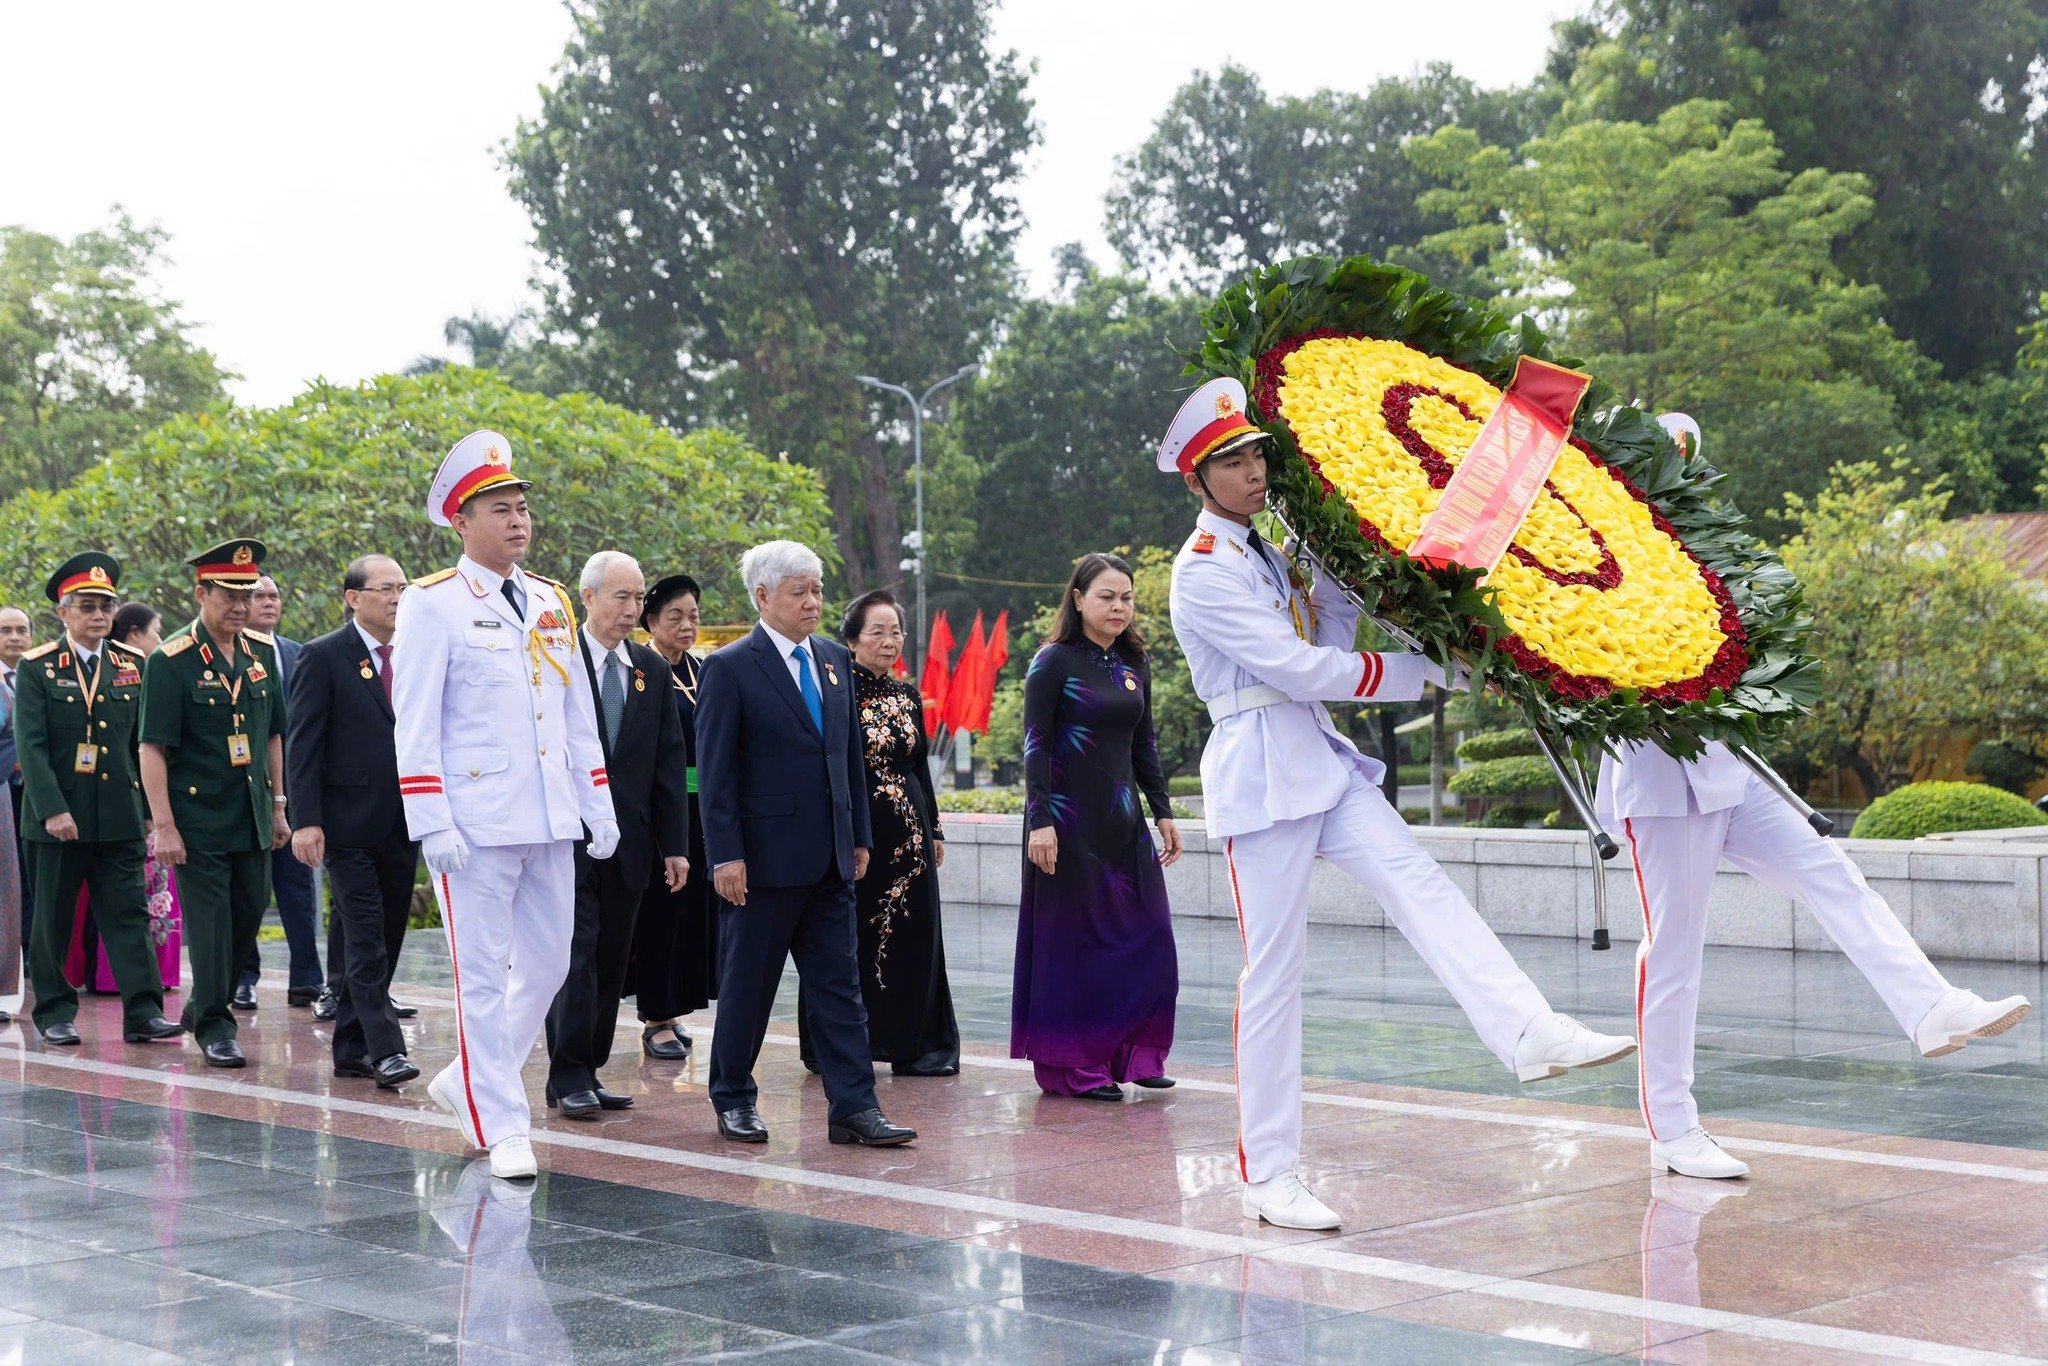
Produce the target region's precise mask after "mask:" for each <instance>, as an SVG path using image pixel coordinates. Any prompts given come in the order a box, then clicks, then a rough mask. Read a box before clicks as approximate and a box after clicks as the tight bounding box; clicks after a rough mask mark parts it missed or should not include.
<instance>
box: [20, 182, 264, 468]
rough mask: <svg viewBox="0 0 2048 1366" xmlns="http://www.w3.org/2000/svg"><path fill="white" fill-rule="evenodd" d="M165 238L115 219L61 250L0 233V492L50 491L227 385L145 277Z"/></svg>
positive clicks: (217, 399)
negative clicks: (26, 489) (35, 489)
mask: <svg viewBox="0 0 2048 1366" xmlns="http://www.w3.org/2000/svg"><path fill="white" fill-rule="evenodd" d="M166 240H167V239H166V235H165V234H164V232H163V231H162V230H161V229H159V228H138V227H136V226H135V224H134V223H133V222H131V221H130V220H129V218H128V217H127V215H126V214H122V213H119V212H118V211H117V212H116V214H115V218H114V221H113V223H112V224H111V225H110V226H109V227H106V228H102V229H94V230H93V231H91V232H85V233H81V234H79V235H78V236H77V237H74V238H72V239H70V240H69V241H66V240H64V239H63V238H58V237H51V236H49V235H47V234H45V233H39V232H30V231H28V230H27V229H26V228H20V227H0V489H16V488H44V489H55V488H61V487H63V486H64V485H65V484H67V483H69V482H70V481H71V480H72V479H73V478H74V477H76V476H77V475H78V473H79V472H80V471H82V470H85V469H89V468H91V466H92V465H93V463H94V462H95V461H97V460H99V459H101V458H102V457H104V456H105V455H106V454H107V453H108V452H109V451H111V450H113V449H114V448H115V447H117V446H120V445H122V444H124V443H126V442H128V441H130V440H132V439H133V438H134V437H135V436H136V435H137V434H139V433H141V432H145V431H147V430H149V429H150V428H151V427H154V426H156V425H157V424H158V423H159V422H162V421H164V420H165V419H166V418H168V417H170V416H172V415H173V414H176V413H185V412H193V411H196V410H199V409H203V408H207V407H211V406H213V405H216V404H220V403H223V402H225V401H226V398H227V394H226V391H225V389H224V388H223V384H224V382H225V381H226V380H228V379H230V378H232V376H230V375H229V374H227V373H226V372H224V371H223V370H222V369H221V368H220V366H219V365H218V364H217V363H216V362H215V361H214V358H213V356H212V355H211V354H210V353H208V352H207V351H206V350H205V349H204V348H203V347H201V346H199V345H198V344H197V343H196V342H194V341H193V340H192V337H191V335H190V330H189V324H187V323H186V321H185V319H184V318H183V317H182V316H181V315H180V313H179V311H178V305H177V304H176V303H174V302H172V301H171V300H169V299H166V298H164V297H163V295H162V293H161V291H160V290H159V288H158V286H157V283H156V281H155V279H154V278H153V277H154V275H155V274H156V272H157V271H158V270H160V269H161V268H162V266H163V265H164V256H163V248H164V243H165V241H166Z"/></svg>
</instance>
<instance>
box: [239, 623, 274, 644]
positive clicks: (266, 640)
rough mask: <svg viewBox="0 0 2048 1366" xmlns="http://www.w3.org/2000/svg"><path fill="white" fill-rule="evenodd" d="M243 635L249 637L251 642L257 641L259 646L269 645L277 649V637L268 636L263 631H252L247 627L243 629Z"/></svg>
mask: <svg viewBox="0 0 2048 1366" xmlns="http://www.w3.org/2000/svg"><path fill="white" fill-rule="evenodd" d="M242 634H243V635H245V636H247V637H248V638H249V639H250V640H253V641H255V642H256V643H257V644H258V645H268V646H270V647H271V648H272V649H276V648H277V637H276V636H272V635H266V634H264V633H263V632H261V631H251V630H249V629H247V628H246V627H245V628H243V631H242Z"/></svg>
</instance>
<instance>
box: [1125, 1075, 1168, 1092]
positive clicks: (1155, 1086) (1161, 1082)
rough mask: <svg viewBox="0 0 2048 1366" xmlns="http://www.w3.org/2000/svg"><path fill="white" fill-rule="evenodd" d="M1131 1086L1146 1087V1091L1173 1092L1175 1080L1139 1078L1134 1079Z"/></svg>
mask: <svg viewBox="0 0 2048 1366" xmlns="http://www.w3.org/2000/svg"><path fill="white" fill-rule="evenodd" d="M1131 1085H1133V1086H1142V1087H1144V1088H1145V1089H1146V1090H1147V1091H1171V1090H1172V1089H1173V1078H1172V1077H1137V1078H1135V1079H1133V1080H1132V1082H1131Z"/></svg>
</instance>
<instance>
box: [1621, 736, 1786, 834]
mask: <svg viewBox="0 0 2048 1366" xmlns="http://www.w3.org/2000/svg"><path fill="white" fill-rule="evenodd" d="M1615 749H1616V750H1617V751H1618V752H1619V754H1620V759H1619V760H1618V761H1617V759H1616V757H1615V755H1613V754H1605V753H1603V754H1602V755H1601V756H1600V786H1599V789H1598V795H1597V800H1596V801H1595V803H1594V807H1595V810H1594V814H1595V815H1597V816H1598V817H1599V818H1600V824H1601V825H1602V826H1604V827H1606V828H1607V831H1608V833H1609V834H1615V833H1617V832H1619V830H1620V829H1621V823H1622V821H1624V820H1626V819H1627V818H1629V817H1631V816H1683V815H1684V814H1685V813H1686V805H1685V798H1686V793H1687V792H1691V794H1692V809H1693V810H1695V811H1726V810H1729V809H1730V808H1732V807H1737V806H1740V805H1742V798H1743V795H1744V794H1745V793H1747V792H1748V791H1749V780H1750V776H1751V775H1750V772H1749V769H1748V768H1746V767H1744V766H1743V763H1742V761H1741V760H1740V759H1738V758H1736V757H1735V756H1734V755H1733V754H1732V753H1730V752H1729V750H1728V746H1726V745H1724V744H1722V743H1721V742H1720V741H1719V740H1716V741H1714V742H1713V743H1712V744H1710V745H1708V746H1707V747H1706V750H1705V752H1703V753H1702V754H1701V755H1700V757H1699V758H1697V759H1693V760H1690V761H1688V760H1684V759H1674V758H1672V757H1671V756H1670V755H1669V754H1666V753H1665V752H1664V751H1663V750H1661V749H1659V748H1658V747H1657V746H1655V745H1651V744H1644V743H1642V742H1640V741H1632V742H1630V743H1627V744H1621V745H1616V746H1615Z"/></svg>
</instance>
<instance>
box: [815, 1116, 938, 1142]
mask: <svg viewBox="0 0 2048 1366" xmlns="http://www.w3.org/2000/svg"><path fill="white" fill-rule="evenodd" d="M825 1136H826V1137H827V1138H829V1139H831V1140H832V1141H833V1142H834V1143H858V1144H860V1145H861V1146H862V1147H863V1148H893V1147H895V1146H897V1145H898V1144H900V1143H908V1142H910V1140H911V1139H913V1138H916V1137H917V1130H915V1129H906V1128H904V1127H903V1126H902V1125H900V1124H891V1123H890V1122H889V1121H888V1120H887V1119H885V1118H883V1116H882V1112H881V1111H880V1110H863V1111H861V1112H860V1113H859V1114H857V1115H848V1116H847V1117H846V1118H845V1119H842V1120H840V1121H838V1122H837V1123H836V1124H833V1125H831V1126H829V1127H828V1128H827V1129H826V1131H825Z"/></svg>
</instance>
